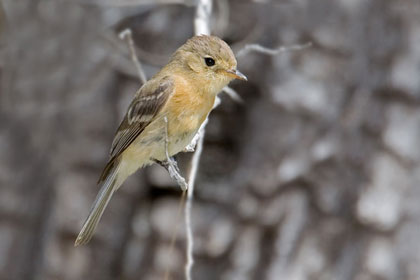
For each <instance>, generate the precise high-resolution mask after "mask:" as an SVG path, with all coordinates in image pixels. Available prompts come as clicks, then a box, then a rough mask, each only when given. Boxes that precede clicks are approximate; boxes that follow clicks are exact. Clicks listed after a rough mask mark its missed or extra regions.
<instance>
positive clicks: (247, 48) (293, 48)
mask: <svg viewBox="0 0 420 280" xmlns="http://www.w3.org/2000/svg"><path fill="white" fill-rule="evenodd" d="M310 46H312V43H311V42H308V43H306V44H300V45H292V46H281V47H278V48H276V49H270V48H266V47H263V46H261V45H259V44H249V45H245V47H244V48H243V49H241V50H239V52H238V53H237V54H236V57H237V58H239V57H241V56H244V55H245V54H247V53H249V52H251V51H255V52H259V53H263V54H267V55H278V54H279V53H282V52H289V51H300V50H303V49H306V48H309V47H310Z"/></svg>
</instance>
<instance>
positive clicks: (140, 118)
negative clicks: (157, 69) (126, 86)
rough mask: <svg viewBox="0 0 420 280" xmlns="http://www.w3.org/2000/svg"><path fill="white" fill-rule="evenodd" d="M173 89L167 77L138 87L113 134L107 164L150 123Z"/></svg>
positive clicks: (104, 176) (103, 175)
mask: <svg viewBox="0 0 420 280" xmlns="http://www.w3.org/2000/svg"><path fill="white" fill-rule="evenodd" d="M173 90H174V85H173V81H172V79H171V78H169V77H164V78H162V79H159V80H158V81H149V82H147V83H146V84H145V85H144V86H143V87H141V88H140V90H139V91H138V92H137V94H136V96H135V97H134V99H133V101H132V102H131V104H130V106H129V107H128V110H127V114H126V115H125V117H124V119H123V121H122V122H121V124H120V126H119V127H118V130H117V133H116V134H115V137H114V140H113V142H112V146H111V151H110V160H109V162H108V164H107V166H108V165H112V162H113V161H114V159H116V158H117V157H118V156H119V155H120V154H121V153H122V152H124V150H125V149H127V147H128V146H129V145H130V144H131V143H132V142H133V141H134V140H135V139H136V138H137V137H138V136H139V135H140V134H141V132H142V131H143V130H144V129H145V128H146V127H147V126H148V125H149V124H150V123H151V121H152V120H153V119H154V118H155V116H156V115H157V114H158V113H159V111H160V110H161V109H162V108H163V106H164V105H165V103H166V101H167V100H168V98H169V96H170V95H171V94H172V92H173ZM108 169H109V168H107V167H105V169H104V171H103V173H102V175H101V177H100V179H99V181H102V180H103V179H104V178H106V176H107V173H108V172H107V170H108Z"/></svg>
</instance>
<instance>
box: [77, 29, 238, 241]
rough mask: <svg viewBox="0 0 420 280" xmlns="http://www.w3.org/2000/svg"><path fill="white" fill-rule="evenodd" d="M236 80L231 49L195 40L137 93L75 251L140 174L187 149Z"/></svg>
mask: <svg viewBox="0 0 420 280" xmlns="http://www.w3.org/2000/svg"><path fill="white" fill-rule="evenodd" d="M233 79H241V80H246V77H245V76H244V75H243V74H242V73H240V72H239V71H238V70H237V69H236V58H235V56H234V54H233V52H232V50H231V48H230V47H229V46H228V44H226V43H225V42H224V41H223V40H221V39H219V38H218V37H215V36H205V35H201V36H195V37H193V38H191V39H189V40H188V41H187V42H186V43H185V44H184V45H182V46H181V47H180V48H179V49H178V50H176V52H175V53H174V54H173V55H172V58H171V59H170V61H169V63H168V64H167V65H165V66H164V67H163V68H162V69H161V70H160V71H159V72H158V73H157V74H156V75H155V76H154V77H153V78H151V79H150V80H149V81H147V82H146V83H145V84H144V85H143V86H142V87H141V88H140V89H139V90H138V91H137V93H136V95H135V96H134V99H133V101H132V102H131V104H130V106H129V107H128V110H127V113H126V114H125V116H124V120H123V121H122V123H121V124H120V126H119V128H118V130H117V133H116V135H115V138H114V141H113V142H112V147H111V152H110V160H109V162H108V164H107V165H106V167H105V168H104V170H103V172H102V175H101V177H100V178H99V182H98V183H99V184H100V185H101V189H100V191H99V193H98V195H97V197H96V199H95V201H94V203H93V205H92V208H91V210H90V213H89V216H88V217H87V219H86V221H85V223H84V225H83V227H82V229H81V231H80V233H79V235H78V237H77V239H76V242H75V245H76V246H77V245H81V244H85V243H87V242H89V240H90V239H91V237H92V235H93V233H94V231H95V228H96V226H97V224H98V222H99V219H100V218H101V216H102V214H103V212H104V210H105V207H106V206H107V204H108V202H109V200H110V199H111V196H112V194H113V193H114V192H115V191H116V190H117V189H118V188H119V187H120V186H121V184H122V183H123V182H124V181H125V179H126V178H127V177H128V176H130V175H131V174H133V173H134V172H135V171H136V170H137V169H139V168H141V167H144V166H146V165H149V164H152V163H154V162H165V161H166V159H167V153H168V154H169V156H173V155H175V154H177V153H178V152H180V151H182V150H184V149H185V147H186V146H187V145H188V144H189V143H190V142H191V140H192V139H193V137H194V135H195V134H196V133H197V131H198V129H199V128H200V126H201V124H202V123H203V121H204V120H205V119H206V118H207V116H208V114H209V113H210V111H211V109H212V108H213V104H214V101H215V98H216V95H217V94H218V93H219V92H220V91H221V90H222V89H223V87H225V86H226V85H227V84H228V83H229V82H230V81H232V80H233Z"/></svg>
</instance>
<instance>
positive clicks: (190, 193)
mask: <svg viewBox="0 0 420 280" xmlns="http://www.w3.org/2000/svg"><path fill="white" fill-rule="evenodd" d="M206 123H207V119H206V120H205V122H204V123H203V125H204V126H205V125H206ZM204 134H205V129H204V127H203V126H202V128H201V129H200V132H199V138H198V143H197V149H196V150H195V153H194V155H193V158H192V161H191V170H190V174H189V176H188V192H187V203H186V204H185V226H186V231H187V263H186V264H185V278H186V279H187V280H191V279H192V278H191V270H192V266H193V264H194V256H193V249H194V238H193V233H192V225H191V208H192V202H193V192H194V183H195V178H196V176H197V171H198V164H199V162H200V158H201V152H202V151H203V142H204Z"/></svg>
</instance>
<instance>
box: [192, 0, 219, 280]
mask: <svg viewBox="0 0 420 280" xmlns="http://www.w3.org/2000/svg"><path fill="white" fill-rule="evenodd" d="M212 8H213V1H212V0H197V6H196V10H195V17H194V33H195V35H201V34H203V35H210V16H211V12H212ZM216 100H218V99H216ZM216 100H215V101H216ZM216 103H217V102H215V106H217V105H216ZM217 104H218V103H217ZM213 107H214V106H213ZM207 121H208V119H207V118H206V120H205V121H204V123H203V124H202V125H201V127H200V129H199V131H198V137H199V138H198V142H197V147H196V150H195V153H194V155H193V157H192V161H191V169H190V173H189V176H188V193H187V202H186V204H185V227H186V232H187V262H186V264H185V278H186V279H187V280H191V279H192V278H191V271H192V267H193V264H194V256H193V251H194V237H193V233H192V225H191V208H192V203H193V193H194V182H195V178H196V176H197V171H198V164H199V162H200V158H201V152H202V151H203V144H204V134H205V127H206V124H207Z"/></svg>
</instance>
